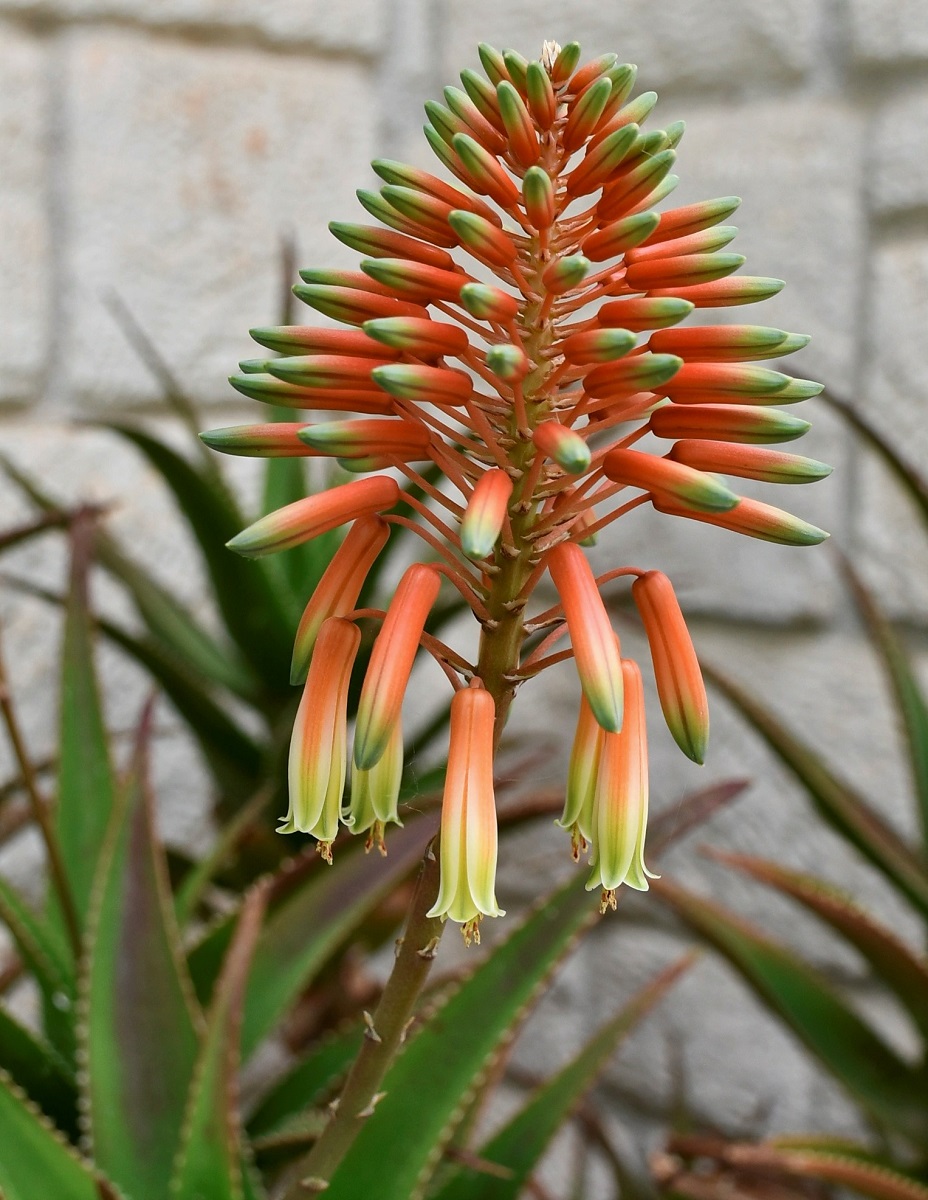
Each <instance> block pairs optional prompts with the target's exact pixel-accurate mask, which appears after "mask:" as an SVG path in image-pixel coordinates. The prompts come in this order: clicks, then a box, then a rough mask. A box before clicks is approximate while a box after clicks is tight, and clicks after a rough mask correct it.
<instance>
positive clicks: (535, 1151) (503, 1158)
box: [434, 955, 694, 1200]
mask: <svg viewBox="0 0 928 1200" xmlns="http://www.w3.org/2000/svg"><path fill="white" fill-rule="evenodd" d="M693 960H694V956H693V955H688V956H687V957H686V958H684V959H682V960H681V961H679V962H677V963H674V964H673V965H672V966H671V967H669V968H668V969H667V970H666V971H664V972H662V973H661V974H660V975H659V976H658V978H657V979H655V980H653V981H652V982H651V983H650V984H648V986H647V987H645V988H644V989H643V990H642V991H640V992H639V993H638V995H637V996H635V997H634V998H633V999H632V1000H631V1001H630V1002H629V1003H628V1004H627V1005H625V1007H624V1008H623V1009H622V1010H621V1011H620V1012H619V1013H617V1014H616V1016H615V1017H613V1018H612V1020H611V1021H609V1022H607V1023H606V1024H605V1025H604V1026H603V1027H602V1029H600V1030H599V1032H598V1033H596V1034H595V1036H594V1037H593V1038H591V1039H590V1041H588V1042H587V1044H586V1045H585V1046H584V1047H583V1049H582V1050H581V1051H580V1053H579V1054H578V1055H577V1056H576V1057H575V1058H574V1059H573V1060H572V1061H571V1062H569V1063H568V1064H567V1066H566V1067H564V1068H563V1069H562V1070H561V1071H559V1072H558V1073H557V1074H556V1075H555V1076H554V1077H553V1078H551V1079H549V1080H546V1081H545V1083H543V1084H542V1085H541V1086H540V1087H539V1088H537V1089H536V1091H535V1093H534V1094H533V1095H532V1096H531V1097H530V1098H529V1100H528V1101H527V1103H526V1104H525V1105H523V1107H522V1108H521V1109H520V1110H519V1111H518V1112H517V1113H516V1115H515V1116H514V1117H512V1118H511V1119H510V1120H509V1121H508V1122H507V1123H506V1125H504V1126H503V1128H502V1129H501V1130H500V1131H499V1132H498V1133H496V1134H494V1136H493V1137H492V1138H490V1140H489V1141H488V1142H486V1143H485V1144H484V1145H483V1146H482V1147H481V1149H480V1152H479V1156H480V1158H481V1159H483V1160H484V1161H485V1162H488V1163H493V1164H495V1165H496V1166H497V1167H501V1168H503V1169H504V1171H505V1172H506V1176H505V1177H504V1176H503V1174H502V1173H501V1174H500V1175H499V1176H497V1175H496V1174H495V1173H494V1174H493V1175H489V1174H485V1173H479V1172H477V1171H475V1170H470V1169H467V1168H460V1169H459V1170H458V1171H456V1173H455V1175H454V1176H453V1177H452V1178H451V1179H449V1180H448V1182H447V1183H446V1184H445V1185H444V1186H443V1187H442V1188H441V1189H440V1191H438V1192H437V1193H436V1194H435V1197H434V1200H518V1197H519V1196H520V1195H521V1193H522V1190H523V1188H524V1187H525V1185H526V1182H527V1181H528V1178H529V1176H530V1175H531V1174H532V1172H533V1171H534V1170H535V1168H536V1167H537V1166H538V1163H539V1162H540V1161H541V1158H542V1156H543V1155H544V1152H545V1150H546V1149H547V1148H548V1146H549V1144H550V1142H551V1139H552V1138H553V1137H554V1135H555V1134H556V1133H557V1132H558V1130H559V1129H560V1128H561V1127H562V1126H563V1124H564V1122H565V1121H566V1120H567V1118H568V1117H569V1116H570V1113H571V1111H572V1110H573V1109H574V1108H575V1107H576V1105H577V1104H578V1103H579V1102H580V1100H581V1099H582V1097H583V1095H584V1093H585V1092H586V1091H588V1090H589V1088H590V1087H592V1085H593V1083H594V1082H595V1080H596V1077H597V1075H599V1073H600V1071H602V1070H603V1068H604V1067H605V1065H606V1063H607V1062H608V1061H609V1059H610V1058H611V1057H612V1055H613V1054H614V1053H615V1051H616V1049H617V1047H618V1045H619V1043H620V1042H621V1041H622V1039H623V1038H624V1037H625V1036H626V1034H628V1033H629V1032H630V1031H631V1030H632V1029H633V1028H634V1027H635V1025H637V1024H638V1022H639V1021H641V1020H642V1019H643V1018H644V1017H645V1016H647V1014H648V1013H649V1012H650V1011H651V1009H652V1008H653V1007H654V1006H655V1005H656V1004H657V1003H658V1002H659V1001H660V1000H661V999H662V998H663V996H664V995H665V993H666V992H667V991H668V990H669V989H670V988H671V987H672V986H673V985H674V983H676V981H677V980H678V979H679V977H680V976H681V975H682V974H683V972H684V971H686V970H687V969H688V968H689V967H690V966H691V964H692V962H693Z"/></svg>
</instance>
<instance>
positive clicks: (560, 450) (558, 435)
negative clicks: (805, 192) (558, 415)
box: [532, 421, 590, 475]
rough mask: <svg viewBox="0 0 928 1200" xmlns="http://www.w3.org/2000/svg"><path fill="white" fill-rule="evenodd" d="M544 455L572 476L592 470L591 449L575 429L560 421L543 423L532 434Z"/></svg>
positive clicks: (533, 439)
mask: <svg viewBox="0 0 928 1200" xmlns="http://www.w3.org/2000/svg"><path fill="white" fill-rule="evenodd" d="M532 441H533V442H534V443H535V445H536V446H537V447H538V449H539V450H540V451H541V453H542V454H545V455H547V456H548V458H550V459H553V461H554V462H556V463H557V465H558V466H559V467H560V468H561V469H562V470H564V471H567V472H568V474H570V475H582V474H583V473H584V471H588V470H589V469H590V448H589V446H588V445H587V444H586V442H585V441H584V440H583V438H582V437H581V436H580V434H579V433H576V432H575V431H574V430H573V429H568V428H567V426H566V425H562V424H561V423H560V421H542V423H541V424H540V425H539V426H538V427H537V428H536V429H535V432H534V433H533V434H532Z"/></svg>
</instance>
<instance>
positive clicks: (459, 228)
mask: <svg viewBox="0 0 928 1200" xmlns="http://www.w3.org/2000/svg"><path fill="white" fill-rule="evenodd" d="M448 224H449V225H450V226H451V228H452V229H453V230H454V232H455V233H456V234H457V235H458V237H459V238H460V239H461V242H462V244H463V245H464V246H466V247H467V249H468V250H470V251H472V253H473V254H474V255H476V257H477V258H479V259H481V261H483V262H485V263H489V264H490V265H491V266H494V267H508V266H510V265H511V264H512V263H514V262H515V260H516V257H517V254H518V251H517V250H516V245H515V242H514V241H513V240H512V238H511V237H510V236H509V235H508V234H507V233H504V232H503V230H502V229H500V228H499V227H498V226H496V225H493V224H491V223H490V222H489V221H487V220H485V219H484V218H483V217H481V216H478V215H477V213H472V212H466V211H464V210H463V209H455V210H454V212H452V213H450V214H449V215H448Z"/></svg>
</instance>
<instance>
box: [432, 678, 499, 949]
mask: <svg viewBox="0 0 928 1200" xmlns="http://www.w3.org/2000/svg"><path fill="white" fill-rule="evenodd" d="M495 720H496V706H495V704H494V703H493V697H492V696H491V695H490V693H489V692H487V691H485V690H484V689H483V688H475V687H468V688H461V689H460V690H459V691H457V692H455V694H454V699H453V700H452V701H451V730H450V735H449V745H448V771H447V774H446V776H445V790H444V795H443V797H442V807H441V853H440V862H441V881H440V884H439V890H438V899H437V900H436V901H435V904H434V905H433V906H432V908H431V909H430V911H429V914H428V915H429V916H430V917H442V918H443V919H447V918H449V917H450V918H451V920H452V921H457V922H459V923H460V924H462V925H463V926H464V935H465V938H466V939H467V940H468V941H470V939H471V938H473V939H474V940H476V941H479V940H480V935H479V930H478V924H479V922H480V919H481V918H482V917H502V916H505V914H504V912H503V910H502V909H501V908H500V907H499V905H498V904H497V902H496V857H497V844H498V832H497V825H496V798H495V795H494V791H493V727H494V724H495Z"/></svg>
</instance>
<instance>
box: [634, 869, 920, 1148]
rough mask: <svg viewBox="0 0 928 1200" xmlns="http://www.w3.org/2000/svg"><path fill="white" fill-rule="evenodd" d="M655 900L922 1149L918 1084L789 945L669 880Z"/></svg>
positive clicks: (657, 887)
mask: <svg viewBox="0 0 928 1200" xmlns="http://www.w3.org/2000/svg"><path fill="white" fill-rule="evenodd" d="M652 887H653V890H654V892H655V894H656V895H657V896H658V897H659V898H660V899H661V900H664V901H665V902H666V903H668V904H669V905H670V906H671V907H672V908H673V909H674V910H675V912H676V913H677V914H678V915H679V916H680V917H681V918H682V919H683V920H684V921H685V922H686V923H687V925H689V926H690V928H692V929H693V930H694V931H695V932H696V933H698V934H700V935H701V936H702V937H704V938H705V939H706V940H707V941H708V942H710V943H711V944H712V945H713V946H715V948H716V949H717V950H719V951H720V952H721V953H722V954H723V955H724V956H725V957H726V958H727V959H728V961H729V962H730V963H731V964H732V965H733V966H734V967H736V968H737V969H738V971H739V972H740V973H741V975H742V976H743V977H744V978H745V979H746V980H747V982H748V983H749V984H750V985H751V987H752V988H753V989H754V991H755V992H756V993H757V995H758V996H759V997H760V998H761V999H762V1000H763V1001H764V1002H765V1003H766V1004H767V1005H768V1006H769V1007H770V1008H771V1009H772V1010H773V1012H775V1013H776V1014H777V1015H778V1016H779V1017H780V1018H781V1019H783V1020H784V1021H785V1022H786V1023H787V1024H788V1025H789V1026H790V1028H791V1029H792V1030H793V1032H794V1033H795V1034H796V1035H797V1036H798V1037H799V1038H800V1039H801V1040H802V1041H803V1042H804V1043H805V1044H806V1045H807V1046H808V1048H809V1049H810V1050H811V1051H812V1053H813V1054H815V1055H816V1057H817V1058H818V1059H819V1060H820V1061H821V1062H822V1063H823V1065H824V1066H825V1067H826V1068H827V1069H828V1070H829V1071H831V1073H832V1074H833V1075H834V1076H835V1078H836V1079H837V1080H838V1082H839V1083H841V1084H842V1085H843V1086H844V1087H845V1088H846V1089H847V1090H848V1091H849V1092H850V1093H851V1094H852V1095H853V1096H854V1098H855V1099H856V1100H857V1102H858V1103H859V1104H861V1106H862V1107H863V1108H865V1109H866V1110H867V1111H869V1112H870V1113H871V1114H872V1115H873V1116H874V1117H875V1118H876V1119H877V1120H878V1121H880V1122H883V1123H885V1124H886V1125H888V1126H890V1127H891V1128H893V1129H895V1130H896V1131H897V1132H898V1133H900V1134H902V1135H904V1136H906V1137H908V1138H909V1139H911V1140H912V1141H913V1142H914V1143H915V1144H916V1145H923V1144H924V1142H925V1139H926V1137H928V1109H926V1107H925V1092H924V1079H923V1078H919V1076H918V1074H917V1073H916V1072H915V1071H913V1070H912V1069H911V1068H910V1067H909V1066H908V1065H907V1064H906V1063H904V1062H903V1061H902V1059H900V1058H899V1057H898V1056H897V1055H896V1054H895V1052H894V1051H893V1050H891V1049H890V1048H889V1047H888V1046H887V1045H886V1043H885V1042H884V1041H883V1040H882V1039H881V1038H879V1037H878V1036H877V1035H876V1034H875V1033H874V1032H873V1030H872V1029H871V1028H870V1026H869V1025H866V1024H865V1023H864V1022H863V1021H862V1020H861V1019H860V1017H858V1016H857V1015H856V1013H854V1012H853V1011H852V1009H850V1008H849V1007H848V1006H847V1005H846V1004H845V1003H844V1001H843V1000H842V999H841V998H840V997H839V996H838V995H837V994H836V993H835V992H834V991H833V990H832V989H831V987H830V986H829V985H828V983H827V982H826V981H825V980H824V978H823V977H822V976H821V975H820V974H819V973H818V972H816V971H814V970H813V969H812V968H811V967H810V966H808V965H807V964H806V963H805V962H803V960H802V959H801V958H799V957H798V956H797V955H795V954H793V952H792V951H790V950H788V949H787V948H786V947H785V946H782V945H780V944H779V943H778V942H775V941H773V940H772V939H771V938H768V937H767V936H766V935H765V934H763V933H762V932H761V931H760V930H758V929H755V928H754V927H753V926H751V925H749V924H748V923H747V922H746V921H742V920H740V919H739V918H737V917H735V916H733V915H732V914H730V913H728V912H726V910H725V909H724V908H722V907H721V906H720V905H717V904H713V903H711V902H710V901H708V900H704V899H703V898H702V897H699V896H696V895H693V894H692V893H691V892H688V891H686V890H685V889H684V888H682V887H680V886H679V885H678V884H674V883H670V882H669V881H668V880H667V879H660V880H655V881H654V883H653V885H652Z"/></svg>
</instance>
